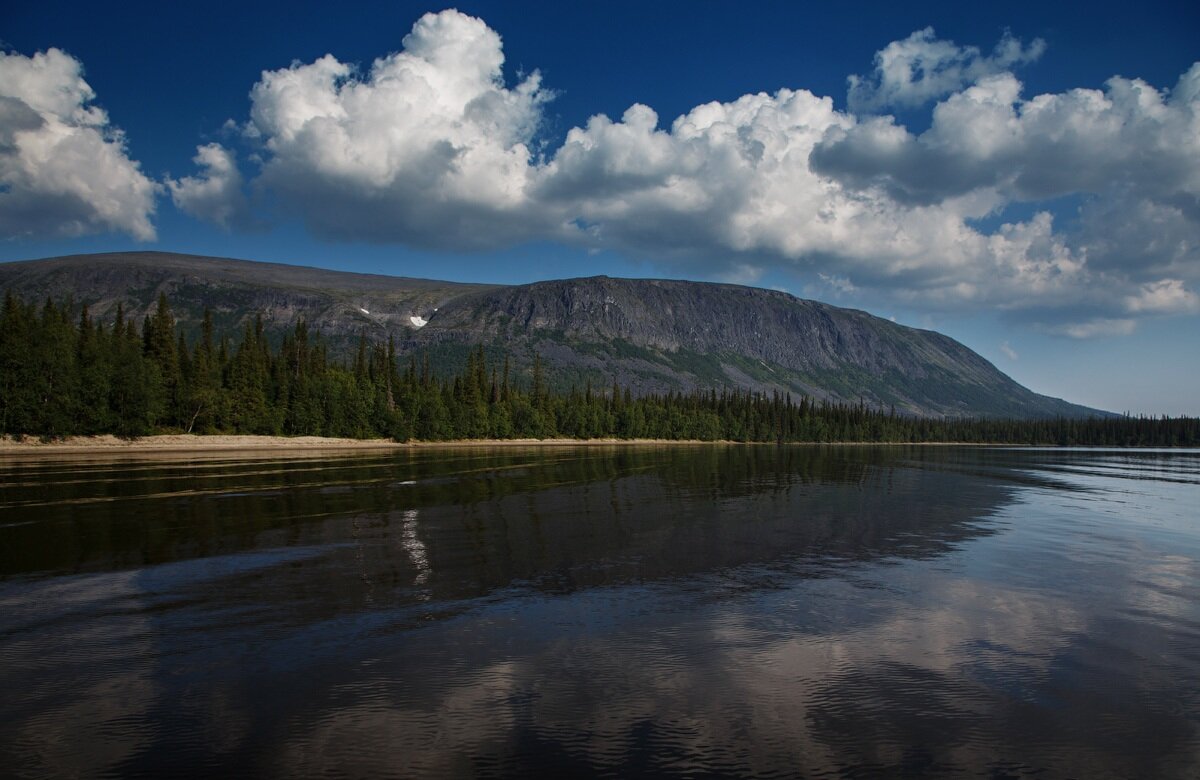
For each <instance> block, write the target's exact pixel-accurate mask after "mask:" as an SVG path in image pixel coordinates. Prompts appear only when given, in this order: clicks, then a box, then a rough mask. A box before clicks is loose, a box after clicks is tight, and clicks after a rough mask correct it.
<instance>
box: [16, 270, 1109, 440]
mask: <svg viewBox="0 0 1200 780" xmlns="http://www.w3.org/2000/svg"><path fill="white" fill-rule="evenodd" d="M0 288H5V289H11V290H12V291H13V292H14V293H17V294H18V295H21V296H22V297H25V298H27V299H28V298H39V299H40V298H44V297H46V296H52V297H56V298H60V297H65V296H66V295H68V294H71V295H73V296H74V298H75V299H76V300H77V301H79V302H82V303H87V304H89V306H90V307H91V310H92V312H93V313H94V314H95V315H96V316H98V317H100V318H102V319H105V318H110V317H111V316H112V312H113V310H114V309H115V306H116V303H117V302H118V301H120V302H122V303H123V304H124V305H125V307H126V310H127V311H130V312H131V313H132V314H133V316H138V317H140V316H143V315H144V314H145V313H146V312H147V311H148V310H149V309H150V308H151V307H152V305H153V303H154V301H155V300H156V298H157V296H158V294H159V293H160V292H162V293H165V294H166V295H167V296H168V298H169V300H170V301H171V305H172V308H173V310H174V311H175V314H176V317H177V319H179V321H180V322H181V323H183V324H184V325H185V327H189V326H190V327H191V328H195V327H196V326H197V325H198V323H199V320H200V318H201V316H202V313H203V310H204V308H205V306H209V307H211V308H212V309H213V311H214V313H215V320H216V322H217V325H218V328H219V329H224V330H226V331H227V332H230V333H236V329H237V328H239V327H240V326H241V325H242V324H243V323H244V322H245V321H247V320H248V319H250V318H253V317H254V316H255V315H256V314H261V315H262V316H263V318H264V322H265V323H266V325H267V327H268V329H270V330H273V331H274V332H276V333H281V332H283V331H284V330H287V329H290V328H292V327H293V326H294V324H295V322H296V321H297V320H298V319H301V318H303V319H305V320H306V321H307V322H308V323H309V324H310V326H311V327H315V328H317V329H319V330H320V331H321V332H322V334H323V335H324V336H325V337H326V338H328V339H329V340H330V341H331V343H332V344H333V345H334V346H335V348H336V347H339V346H341V347H343V348H346V347H347V346H348V345H349V344H351V343H353V341H355V340H356V339H357V338H358V336H359V334H361V333H366V334H367V335H368V337H370V338H386V337H388V336H392V337H395V338H396V340H397V344H398V347H399V351H400V352H401V353H402V354H405V353H409V354H422V353H424V354H428V355H430V356H431V357H432V358H433V359H434V361H435V363H440V364H446V365H447V367H451V366H450V364H456V363H457V362H458V361H460V360H461V359H462V357H463V355H464V354H465V352H466V350H467V348H468V347H469V346H471V345H475V344H484V345H488V347H489V349H490V350H491V351H492V352H493V353H495V354H499V353H500V352H503V353H504V354H505V355H507V356H509V357H510V358H511V360H512V361H513V364H514V368H515V369H516V371H518V372H521V371H528V369H529V367H530V365H531V363H532V361H533V359H534V356H535V355H536V356H538V357H539V358H540V359H541V361H542V363H543V365H544V366H545V368H546V374H547V377H548V379H549V380H550V381H551V383H552V384H556V385H558V386H559V387H565V386H567V385H568V384H571V383H578V384H580V385H582V384H583V383H584V382H592V383H593V384H595V385H596V386H598V387H607V386H608V385H609V384H611V383H612V382H613V381H616V382H619V383H620V384H621V385H622V386H623V387H630V388H632V389H633V390H634V391H635V392H638V393H641V392H663V391H667V390H691V389H699V388H710V387H717V388H720V387H742V388H750V389H754V390H760V391H773V390H779V391H785V392H791V393H793V394H804V395H809V396H812V397H816V398H828V399H831V400H841V401H853V402H858V401H859V400H862V401H865V402H866V403H868V404H869V405H872V406H883V407H888V406H893V405H894V406H895V407H896V409H897V410H898V411H903V412H907V413H913V414H922V415H938V416H940V415H949V416H967V415H972V416H973V415H989V416H1014V417H1047V416H1056V415H1063V416H1087V415H1089V414H1094V413H1097V412H1096V410H1092V409H1087V408H1086V407H1081V406H1077V405H1074V404H1070V403H1067V402H1065V401H1062V400H1059V399H1055V398H1049V397H1046V396H1042V395H1038V394H1036V393H1034V392H1032V391H1030V390H1028V389H1027V388H1024V387H1022V386H1021V385H1019V384H1017V383H1016V382H1014V381H1013V380H1012V379H1010V378H1009V377H1008V376H1006V375H1004V374H1003V373H1001V372H1000V371H999V370H997V369H996V367H995V366H993V365H992V364H991V363H989V362H988V361H986V360H984V359H983V358H982V357H980V356H979V355H978V354H976V353H974V352H972V351H971V350H969V349H967V348H966V347H965V346H963V345H962V344H960V343H958V342H957V341H954V340H953V339H951V338H949V337H947V336H943V335H941V334H939V333H935V332H932V331H927V330H918V329H915V328H908V327H905V326H902V325H897V324H895V323H892V322H889V321H887V320H883V319H881V318H878V317H874V316H872V315H870V314H867V313H866V312H863V311H857V310H852V309H842V308H838V307H835V306H830V305H827V304H823V303H818V302H816V301H806V300H800V299H798V298H795V297H793V296H791V295H787V294H786V293H781V292H776V291H772V290H761V289H756V288H750V287H739V286H735V285H721V284H708V283H700V282H685V281H668V280H657V279H652V280H650V279H611V278H607V277H593V278H587V279H568V280H561V281H549V282H537V283H534V284H528V285H516V286H494V285H469V284H456V283H451V282H438V281H431V280H426V279H407V278H400V277H390V276H378V275H368V274H353V273H345V272H339V271H328V270H322V269H315V268H300V267H296V266H287V265H278V264H267V263H254V262H248V261H240V260H228V259H222V258H204V257H194V256H188V255H177V254H167V253H157V252H143V253H124V254H122V253H114V254H106V255H80V256H73V257H63V258H51V259H47V260H34V261H25V262H20V263H5V264H0ZM422 323H427V324H424V325H422Z"/></svg>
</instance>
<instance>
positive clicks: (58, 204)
mask: <svg viewBox="0 0 1200 780" xmlns="http://www.w3.org/2000/svg"><path fill="white" fill-rule="evenodd" d="M94 98H95V93H94V92H93V91H92V88H91V87H90V86H89V85H88V83H87V82H86V81H85V80H84V79H83V74H82V66H81V65H80V63H79V61H78V60H76V59H75V58H73V57H71V56H70V55H69V54H65V53H64V52H62V51H59V50H58V49H50V50H49V51H46V52H41V53H38V54H35V55H33V56H32V57H26V56H24V55H21V54H15V53H6V52H2V51H0V236H2V237H5V238H16V237H22V236H45V235H56V236H79V235H84V234H87V233H96V232H104V231H114V230H115V231H121V232H125V233H128V234H129V235H131V236H133V237H134V238H137V239H140V240H146V241H148V240H152V239H153V238H154V237H155V233H154V226H153V224H152V223H151V221H150V218H151V216H152V215H153V213H154V198H155V195H156V193H157V191H158V188H159V186H158V185H157V184H156V183H155V182H154V181H152V180H151V179H149V178H147V177H146V176H145V175H144V174H143V173H142V172H141V170H140V168H139V166H138V164H137V163H136V162H134V161H132V160H131V159H129V157H128V155H127V154H126V150H125V137H124V135H123V134H122V133H121V131H120V130H119V129H117V128H115V127H113V126H112V125H110V124H109V120H108V115H107V114H106V113H105V112H104V110H103V109H100V108H98V107H96V106H93V105H90V103H91V101H92V100H93V99H94Z"/></svg>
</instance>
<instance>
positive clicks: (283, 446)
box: [0, 433, 1034, 457]
mask: <svg viewBox="0 0 1200 780" xmlns="http://www.w3.org/2000/svg"><path fill="white" fill-rule="evenodd" d="M774 444H775V442H737V441H729V440H724V439H721V440H714V441H702V440H699V439H617V438H601V439H562V438H555V439H456V440H451V441H408V442H398V441H392V440H390V439H343V438H330V437H324V436H256V435H249V434H194V433H192V434H182V433H180V434H160V435H154V436H142V437H139V438H136V439H122V438H119V437H117V436H113V435H111V434H105V435H101V436H68V437H66V438H64V439H58V440H54V441H49V442H43V441H41V440H40V439H38V438H36V437H32V436H30V437H25V439H24V440H22V441H17V440H16V439H13V438H12V437H9V436H0V457H5V456H14V455H101V454H112V455H117V454H144V453H155V454H172V455H178V454H187V453H196V454H197V455H200V454H233V453H238V452H244V453H247V454H251V453H253V454H264V453H282V452H289V451H290V452H296V453H306V452H319V451H340V452H355V451H360V452H371V451H376V452H378V451H386V450H407V449H433V448H441V449H453V448H469V447H612V446H642V447H644V446H712V445H722V446H728V445H753V446H763V445H770V446H774ZM789 444H796V445H803V446H831V447H880V446H887V447H914V446H917V447H954V446H956V447H1016V446H1034V445H1015V444H988V443H970V442H789Z"/></svg>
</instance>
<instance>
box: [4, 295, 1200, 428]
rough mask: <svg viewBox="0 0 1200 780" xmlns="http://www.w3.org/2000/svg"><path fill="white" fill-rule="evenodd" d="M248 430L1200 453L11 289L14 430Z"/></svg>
mask: <svg viewBox="0 0 1200 780" xmlns="http://www.w3.org/2000/svg"><path fill="white" fill-rule="evenodd" d="M178 432H190V433H234V434H268V435H287V436H333V437H351V438H377V437H389V438H393V439H396V440H400V441H406V440H410V439H416V440H426V441H444V440H453V439H508V438H553V437H564V438H579V439H590V438H610V437H611V438H620V439H636V438H651V439H678V440H684V439H698V440H730V441H747V442H933V441H939V442H962V443H993V444H1044V445H1096V446H1113V445H1116V446H1197V445H1200V419H1197V418H1188V417H1177V418H1169V417H1159V418H1153V417H1129V416H1125V417H1104V418H1091V419H1046V420H1002V419H955V420H942V419H929V418H919V417H911V416H906V415H900V414H897V413H896V412H895V411H894V410H880V409H873V408H869V407H867V406H866V405H864V404H838V403H827V402H814V401H813V400H811V399H809V398H800V399H796V398H793V397H792V396H790V395H788V394H782V393H775V394H772V395H764V394H761V393H750V392H747V391H743V390H736V389H724V390H715V389H713V390H708V391H700V392H692V393H667V394H665V395H662V394H658V395H642V396H634V395H633V394H632V393H631V392H630V390H629V389H628V388H622V387H619V386H617V385H616V384H614V385H612V386H611V387H605V388H594V387H590V386H589V387H583V388H572V389H571V390H570V391H569V392H551V391H550V390H549V389H548V387H547V383H546V382H545V381H544V378H543V376H542V369H541V365H540V363H539V362H538V361H537V359H536V358H535V360H534V364H533V367H532V371H523V372H519V373H515V372H513V371H510V367H509V361H508V360H507V359H506V358H503V357H501V358H500V359H498V360H496V359H493V360H491V361H489V360H488V358H487V355H486V353H485V350H484V349H483V348H482V347H477V348H475V349H473V350H471V351H470V352H469V353H468V356H467V359H466V365H465V367H463V369H462V370H461V371H460V372H458V373H457V374H456V375H453V376H446V375H444V374H441V373H439V372H436V371H434V370H433V368H432V367H431V366H430V362H429V358H428V356H425V357H424V358H422V359H421V360H418V359H417V358H415V357H408V358H404V359H398V358H397V356H396V353H395V347H394V344H393V343H391V342H389V343H387V344H381V343H368V342H367V340H366V339H365V337H364V338H360V340H359V342H358V346H357V350H355V353H354V355H353V359H351V360H344V361H343V360H335V359H332V358H331V357H330V354H329V351H328V348H327V345H326V344H325V343H324V342H323V341H322V339H321V338H320V336H319V334H313V333H309V332H308V329H307V327H306V326H305V324H304V323H303V322H301V323H299V324H298V325H297V326H296V327H295V329H294V331H293V332H291V333H289V334H288V335H287V336H285V337H284V338H283V340H282V342H281V343H279V344H278V346H275V347H273V346H272V345H271V344H270V343H269V342H268V339H267V337H266V335H265V332H264V327H263V322H262V319H261V317H260V318H257V319H256V321H255V322H254V323H253V324H248V325H247V326H246V327H245V328H244V329H243V330H242V331H241V332H240V333H239V334H236V335H231V334H216V333H214V332H213V323H212V317H211V315H210V314H208V313H206V314H205V318H204V323H203V326H202V327H201V331H200V334H199V336H198V338H196V339H194V340H193V342H192V343H189V341H188V340H187V339H186V338H185V337H184V335H183V333H182V331H181V329H180V328H178V327H176V323H175V320H174V317H173V316H172V314H171V310H170V306H169V303H168V301H167V300H166V298H165V297H162V296H160V298H159V300H158V305H157V308H156V309H155V311H154V313H153V314H152V315H149V316H147V317H146V318H145V319H144V320H143V322H141V323H140V324H139V323H137V322H135V321H133V320H132V319H129V318H127V317H126V316H125V314H124V312H123V311H122V309H121V308H120V307H119V306H118V308H117V311H116V315H115V317H114V318H113V319H112V321H109V322H98V321H96V320H95V319H94V318H92V317H91V316H90V314H89V313H88V310H87V307H86V306H80V307H76V306H74V305H73V304H71V303H69V302H67V303H61V304H56V303H55V302H54V301H50V300H48V301H46V302H45V303H44V304H42V305H40V306H39V305H37V304H32V303H27V302H23V301H21V300H18V299H17V298H15V297H14V296H12V295H11V294H9V295H6V296H5V299H4V305H3V311H2V312H0V434H7V435H16V436H38V437H42V438H46V439H53V438H57V437H63V436H68V435H92V434H106V433H111V434H117V435H119V436H126V437H136V436H143V435H148V434H153V433H178Z"/></svg>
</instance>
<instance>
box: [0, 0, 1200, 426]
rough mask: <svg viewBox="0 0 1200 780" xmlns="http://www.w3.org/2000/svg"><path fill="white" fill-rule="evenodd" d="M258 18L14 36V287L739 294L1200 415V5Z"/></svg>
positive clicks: (15, 18) (52, 28) (315, 10)
mask: <svg viewBox="0 0 1200 780" xmlns="http://www.w3.org/2000/svg"><path fill="white" fill-rule="evenodd" d="M250 5H251V6H252V7H247V8H237V9H233V8H222V9H219V10H218V9H217V8H214V6H213V5H212V4H211V3H207V4H192V3H187V2H180V3H174V4H163V3H158V2H156V3H153V4H151V3H138V2H130V3H123V4H120V6H118V7H114V6H112V5H103V4H96V3H80V2H76V3H70V2H57V1H56V0H43V2H40V3H38V4H36V5H35V4H29V3H25V4H11V5H10V7H6V8H5V9H4V10H2V11H0V261H10V260H25V259H33V258H39V257H49V256H56V255H63V254H76V253H86V252H103V251H127V250H138V249H142V250H162V251H172V252H191V253H197V254H207V255H215V256H222V257H237V258H245V259H251V260H263V261H272V262H284V263H293V264H300V265H314V266H320V267H327V268H336V269H342V270H349V271H362V272H371V273H386V274H394V275H401V276H415V277H425V278H435V279H448V280H462V281H467V280H469V281H480V282H494V283H524V282H530V281H536V280H539V279H550V278H564V277H573V276H590V275H596V274H607V275H610V276H622V277H667V278H683V279H693V280H701V281H721V282H732V283H738V284H750V285H754V286H759V287H770V288H776V289H781V290H785V291H787V292H790V293H792V294H794V295H797V296H799V297H803V298H814V299H817V300H822V301H826V302H828V303H832V304H835V305H839V306H847V307H852V308H859V309H865V310H867V311H869V312H871V313H873V314H876V315H879V316H881V317H886V318H889V319H894V320H896V321H897V322H900V323H903V324H906V325H912V326H915V327H921V328H931V329H934V330H938V331H940V332H943V333H946V334H947V335H950V336H952V337H954V338H956V339H958V340H960V341H962V342H963V343H964V344H966V345H967V346H969V347H971V348H972V349H974V350H976V351H978V352H979V353H980V354H982V355H983V356H984V357H986V358H988V359H989V360H991V361H992V362H993V363H995V364H996V365H997V366H998V367H999V368H1000V369H1001V370H1002V371H1004V372H1006V373H1008V374H1009V375H1010V376H1012V377H1013V378H1015V379H1016V380H1017V381H1019V382H1021V383H1022V384H1025V385H1026V386H1028V387H1030V388H1032V389H1034V390H1036V391H1038V392H1042V393H1046V394H1048V395H1053V396H1057V397H1062V398H1066V399H1068V400H1070V401H1074V402H1077V403H1083V404H1087V405H1090V406H1094V407H1098V408H1103V409H1107V410H1111V411H1118V412H1124V411H1130V412H1133V413H1147V414H1172V415H1177V414H1191V415H1200V6H1198V5H1197V4H1195V3H1185V2H1153V1H1149V2H1141V3H1138V4H1135V5H1131V4H1128V3H1121V4H1117V3H1103V2H1089V3H1086V4H1084V3H1067V2H1063V3H1046V2H1044V0H1042V2H1036V3H1021V2H1010V3H1004V4H986V5H987V7H984V8H979V7H971V6H972V4H966V3H962V2H961V1H958V2H953V3H949V2H947V3H939V2H926V3H922V2H912V3H899V4H890V3H889V4H885V3H879V4H875V3H857V4H801V3H746V2H740V3H721V2H698V1H695V0H693V2H687V3H670V2H656V3H644V2H642V3H633V2H622V1H618V0H609V1H608V2H603V3H583V2H581V3H561V2H558V3H533V2H526V3H521V2H503V3H502V2H467V3H460V4H458V5H457V6H455V7H445V6H436V5H433V6H431V5H428V4H420V3H409V2H388V3H373V2H359V3H353V4H343V5H340V6H339V5H335V4H328V3H308V2H299V1H297V0H293V1H291V2H287V3H269V2H267V3H255V4H250ZM18 6H19V7H18ZM66 292H68V291H64V294H65V293H66Z"/></svg>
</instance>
